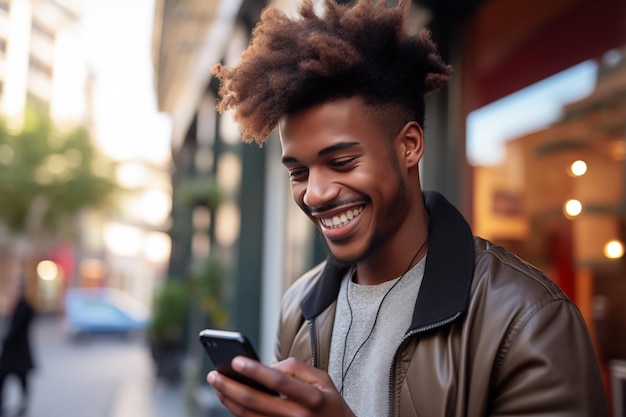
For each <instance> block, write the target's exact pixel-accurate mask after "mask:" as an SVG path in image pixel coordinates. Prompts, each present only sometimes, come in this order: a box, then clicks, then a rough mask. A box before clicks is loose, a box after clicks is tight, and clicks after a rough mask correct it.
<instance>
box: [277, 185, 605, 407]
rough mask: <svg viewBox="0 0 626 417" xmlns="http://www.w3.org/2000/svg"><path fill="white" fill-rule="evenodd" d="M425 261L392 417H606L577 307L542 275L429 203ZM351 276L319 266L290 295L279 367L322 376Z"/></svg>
mask: <svg viewBox="0 0 626 417" xmlns="http://www.w3.org/2000/svg"><path fill="white" fill-rule="evenodd" d="M424 198H425V202H426V206H427V208H428V211H429V236H430V242H429V249H428V258H427V259H426V267H425V272H424V279H423V282H422V286H421V288H420V293H419V296H418V298H417V300H416V302H415V308H414V310H413V322H412V324H411V326H410V328H409V329H408V330H407V332H406V335H405V336H404V338H403V339H402V340H398V341H396V342H395V343H390V344H389V349H396V348H397V346H399V348H397V350H396V353H395V357H394V362H393V365H392V367H391V369H390V370H389V387H388V389H389V390H390V394H391V395H390V398H391V399H392V400H391V401H390V404H389V415H390V416H401V417H409V416H415V417H417V416H419V417H444V416H446V417H453V416H454V417H479V416H480V417H484V416H525V417H528V416H561V417H564V416H568V417H574V416H580V417H582V416H585V417H604V416H606V415H607V409H606V402H605V395H604V390H603V385H602V379H601V375H600V370H599V366H598V362H597V359H596V356H595V354H594V350H593V347H592V344H591V341H590V337H589V334H588V332H587V328H586V326H585V323H584V321H583V318H582V316H581V315H580V313H579V311H578V309H577V308H576V306H575V305H574V304H573V303H572V302H571V301H570V300H569V299H568V298H567V297H566V296H565V295H564V294H563V293H562V291H561V290H560V289H559V288H558V287H557V286H556V285H555V284H554V283H553V282H552V281H551V280H550V279H549V278H547V277H546V276H545V275H543V274H542V273H541V272H540V271H539V270H537V269H535V268H534V267H532V266H531V265H529V264H527V263H525V262H524V261H522V260H520V259H519V258H517V257H516V256H515V255H513V254H511V253H510V252H508V251H506V250H505V249H503V248H501V247H498V246H495V245H493V244H491V243H490V242H488V241H485V240H483V239H480V238H477V237H472V234H471V230H470V228H469V225H468V224H467V223H466V221H465V220H464V219H463V217H462V216H461V214H460V213H459V212H458V211H457V210H456V209H455V208H454V207H453V206H452V205H451V204H450V203H449V202H448V201H447V200H445V199H444V198H443V197H442V196H441V195H439V194H437V193H433V192H425V193H424ZM344 273H345V270H341V269H337V268H335V267H334V266H332V265H331V264H330V263H328V264H327V263H325V262H324V263H322V264H320V265H318V266H317V267H315V268H314V269H312V270H311V271H309V272H308V273H306V274H305V275H304V276H303V277H301V278H300V279H299V280H298V281H297V282H296V283H295V284H294V285H293V286H292V287H291V288H290V289H289V290H288V291H287V293H286V294H285V296H284V298H283V305H282V311H281V319H280V323H279V331H278V339H277V344H276V359H277V360H282V359H285V358H287V357H296V358H299V359H301V360H303V361H307V362H309V363H312V364H313V366H315V367H317V368H320V369H324V370H327V369H328V357H329V352H330V339H331V335H332V328H333V323H334V318H335V306H336V303H335V299H336V296H337V294H338V291H339V283H340V281H341V278H342V277H343V274H344Z"/></svg>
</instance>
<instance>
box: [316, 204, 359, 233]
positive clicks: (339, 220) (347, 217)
mask: <svg viewBox="0 0 626 417" xmlns="http://www.w3.org/2000/svg"><path fill="white" fill-rule="evenodd" d="M362 211H363V207H359V208H357V209H354V210H348V211H346V212H345V213H342V214H341V215H337V216H333V217H331V218H328V217H327V218H323V219H320V222H321V223H322V224H323V225H324V226H325V227H328V228H331V229H335V228H338V227H343V226H345V225H347V224H348V223H350V221H351V220H352V219H354V218H355V217H357V216H358V215H359V214H360V213H361V212H362Z"/></svg>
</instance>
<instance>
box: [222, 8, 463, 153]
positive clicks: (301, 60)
mask: <svg viewBox="0 0 626 417" xmlns="http://www.w3.org/2000/svg"><path fill="white" fill-rule="evenodd" d="M409 3H410V0H400V1H399V3H398V5H397V6H396V7H389V6H388V5H387V4H386V2H385V1H384V0H379V1H378V2H376V3H374V2H373V1H372V0H359V1H358V2H357V4H356V5H354V6H353V7H348V6H345V5H339V4H337V3H335V2H334V1H333V0H324V6H325V8H324V13H323V15H322V16H318V15H317V14H316V13H315V11H314V5H313V1H312V0H304V1H303V3H302V4H301V5H300V8H299V16H298V17H297V18H293V19H292V18H289V17H287V16H286V15H285V14H284V13H283V12H282V11H280V10H279V9H277V8H275V7H272V6H270V7H268V8H266V9H265V10H264V11H263V13H262V14H261V20H260V23H259V24H258V25H257V26H256V27H255V29H254V30H253V32H252V39H251V41H250V45H249V46H248V48H247V49H246V50H245V51H244V52H243V54H242V55H241V58H240V61H239V63H238V64H237V65H236V66H234V67H232V68H227V67H225V66H223V65H221V64H217V65H215V66H214V67H213V68H212V72H213V74H214V75H215V76H216V77H217V78H218V79H219V80H220V89H219V94H220V96H221V101H220V102H219V103H218V105H217V110H218V111H219V112H223V111H225V110H227V109H233V110H234V118H235V120H236V121H238V122H239V123H240V125H241V129H242V134H243V140H244V141H245V142H252V141H256V142H257V143H258V144H259V145H261V146H262V145H263V144H264V143H265V141H266V140H267V137H268V136H269V134H270V133H271V132H272V130H273V129H274V128H276V126H277V125H278V123H279V121H280V120H281V118H282V117H284V116H286V115H290V114H293V113H295V112H297V111H299V110H303V109H305V108H308V107H311V106H313V105H315V104H319V103H322V102H325V101H329V100H333V99H339V98H348V97H361V98H363V99H364V100H365V102H366V103H367V104H368V105H371V106H372V108H373V109H374V110H377V109H380V110H383V112H382V113H383V114H380V113H381V112H376V111H375V112H374V113H379V114H380V115H381V116H383V117H380V120H381V121H382V120H384V121H385V123H386V124H387V127H393V128H398V127H401V126H403V125H404V124H405V123H406V122H408V121H410V120H415V121H417V122H418V123H419V124H420V125H421V126H423V124H424V95H426V94H428V93H430V92H433V91H436V90H437V89H439V88H440V87H441V86H442V85H444V84H445V83H446V82H447V81H448V79H449V77H450V72H451V67H450V66H448V65H446V64H444V63H443V62H442V60H441V58H440V56H439V55H438V52H437V47H436V46H435V44H434V43H433V42H432V41H431V38H430V32H429V31H428V30H426V29H423V30H421V32H420V33H419V34H418V35H411V34H409V33H408V31H407V29H406V27H405V22H406V15H407V12H408V7H409ZM389 118H391V119H392V120H389Z"/></svg>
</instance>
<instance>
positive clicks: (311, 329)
mask: <svg viewBox="0 0 626 417" xmlns="http://www.w3.org/2000/svg"><path fill="white" fill-rule="evenodd" d="M307 324H308V326H309V340H310V341H311V366H313V367H314V368H317V367H318V366H319V360H318V358H317V354H318V353H317V337H316V335H315V334H316V333H315V321H314V320H312V319H311V320H308V322H307Z"/></svg>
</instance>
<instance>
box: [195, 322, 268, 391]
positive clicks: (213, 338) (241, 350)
mask: <svg viewBox="0 0 626 417" xmlns="http://www.w3.org/2000/svg"><path fill="white" fill-rule="evenodd" d="M199 337H200V343H202V346H203V347H204V350H205V351H206V353H207V354H208V355H209V358H210V359H211V362H212V363H213V366H214V367H215V369H216V370H217V371H218V372H219V373H221V374H224V375H226V376H227V377H229V378H231V379H234V380H236V381H238V382H241V383H243V384H246V385H248V386H250V387H253V388H255V389H258V390H260V391H263V392H266V393H268V394H272V395H278V393H277V392H275V391H273V390H270V389H269V388H267V387H265V386H263V385H261V384H259V383H258V382H257V381H255V380H253V379H250V378H248V377H245V376H244V375H241V374H240V373H238V372H236V371H235V370H234V369H233V368H232V367H231V362H232V360H233V358H234V357H235V356H246V357H248V358H251V359H254V360H257V361H258V360H259V358H258V356H257V354H256V352H255V350H254V348H253V347H252V344H251V343H250V341H249V340H248V339H247V338H246V337H245V336H244V335H242V334H241V333H239V332H231V331H226V330H213V329H205V330H202V331H201V332H200V335H199Z"/></svg>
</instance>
